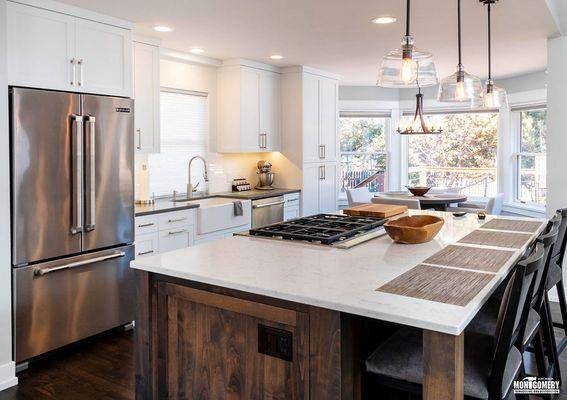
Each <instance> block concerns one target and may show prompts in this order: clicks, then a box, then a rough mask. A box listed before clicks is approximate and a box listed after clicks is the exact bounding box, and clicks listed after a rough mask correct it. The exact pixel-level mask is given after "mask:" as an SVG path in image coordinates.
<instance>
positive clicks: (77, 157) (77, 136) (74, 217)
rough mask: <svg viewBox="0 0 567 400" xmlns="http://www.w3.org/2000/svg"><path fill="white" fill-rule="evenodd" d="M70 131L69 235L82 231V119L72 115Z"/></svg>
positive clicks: (79, 116)
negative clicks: (70, 198)
mask: <svg viewBox="0 0 567 400" xmlns="http://www.w3.org/2000/svg"><path fill="white" fill-rule="evenodd" d="M72 118H73V123H72V130H71V136H72V138H71V143H72V144H71V148H72V150H71V152H72V157H71V158H72V161H71V163H72V166H71V175H72V179H73V200H72V206H71V233H72V234H73V235H75V234H77V233H81V232H82V231H83V224H82V220H83V137H82V136H83V117H82V116H81V115H73V116H72Z"/></svg>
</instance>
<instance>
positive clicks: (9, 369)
mask: <svg viewBox="0 0 567 400" xmlns="http://www.w3.org/2000/svg"><path fill="white" fill-rule="evenodd" d="M17 384H18V378H16V363H14V362H13V361H10V362H8V363H6V364H3V365H0V391H2V390H4V389H8V388H9V387H12V386H16V385H17Z"/></svg>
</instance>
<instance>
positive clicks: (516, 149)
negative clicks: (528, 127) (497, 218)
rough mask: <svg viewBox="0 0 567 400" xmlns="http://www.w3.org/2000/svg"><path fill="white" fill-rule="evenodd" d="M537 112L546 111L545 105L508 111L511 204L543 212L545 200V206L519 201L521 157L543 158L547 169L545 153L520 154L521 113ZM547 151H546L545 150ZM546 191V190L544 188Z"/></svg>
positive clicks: (526, 106) (528, 106) (527, 106)
mask: <svg viewBox="0 0 567 400" xmlns="http://www.w3.org/2000/svg"><path fill="white" fill-rule="evenodd" d="M539 110H546V111H547V104H534V105H525V106H522V107H517V108H514V107H512V109H511V110H510V119H511V129H510V131H511V133H512V137H513V142H512V146H513V151H512V157H513V159H514V160H513V162H514V187H513V193H512V195H513V197H512V202H513V204H515V205H518V206H520V207H526V208H529V209H535V210H538V211H541V210H545V209H546V207H547V200H546V204H539V203H533V202H528V201H524V200H521V199H520V188H521V185H522V177H521V173H520V171H521V166H520V163H521V159H522V156H526V157H530V156H531V157H534V156H536V157H537V156H544V157H545V160H546V169H547V151H546V152H545V153H533V152H522V113H523V112H528V111H539ZM546 150H547V149H546ZM546 191H547V188H546Z"/></svg>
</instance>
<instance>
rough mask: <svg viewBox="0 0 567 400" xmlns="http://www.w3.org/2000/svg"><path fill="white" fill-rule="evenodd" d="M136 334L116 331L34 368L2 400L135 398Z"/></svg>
mask: <svg viewBox="0 0 567 400" xmlns="http://www.w3.org/2000/svg"><path fill="white" fill-rule="evenodd" d="M133 339H134V332H133V331H132V330H130V331H123V330H115V331H113V332H110V333H107V334H104V335H101V336H97V337H95V338H92V339H89V340H87V341H84V342H81V343H79V344H77V345H74V346H72V347H70V348H68V349H66V350H65V351H63V352H61V353H59V354H57V355H54V356H52V357H48V358H45V359H43V360H41V361H38V362H36V363H35V364H31V365H30V367H29V369H27V370H25V371H22V372H20V373H19V374H18V379H19V384H18V386H16V387H13V388H10V389H7V390H5V391H2V392H0V400H16V399H17V400H28V399H30V400H31V399H36V400H41V399H46V400H52V399H57V400H67V399H69V400H71V399H73V400H76V399H81V400H91V399H97V400H99V399H101V400H103V399H113V400H122V399H128V400H130V399H133V398H134V365H133V364H134V358H133V352H132V350H133Z"/></svg>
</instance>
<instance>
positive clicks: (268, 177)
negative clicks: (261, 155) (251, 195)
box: [256, 160, 275, 190]
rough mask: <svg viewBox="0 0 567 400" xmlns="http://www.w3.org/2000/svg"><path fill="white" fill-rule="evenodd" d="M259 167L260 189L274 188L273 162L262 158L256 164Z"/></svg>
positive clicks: (257, 186)
mask: <svg viewBox="0 0 567 400" xmlns="http://www.w3.org/2000/svg"><path fill="white" fill-rule="evenodd" d="M256 165H257V167H258V184H257V185H256V189H258V190H273V189H274V188H273V187H272V184H273V183H274V176H275V173H273V172H271V169H272V164H271V163H270V162H269V161H266V160H260V161H258V163H257V164H256Z"/></svg>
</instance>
